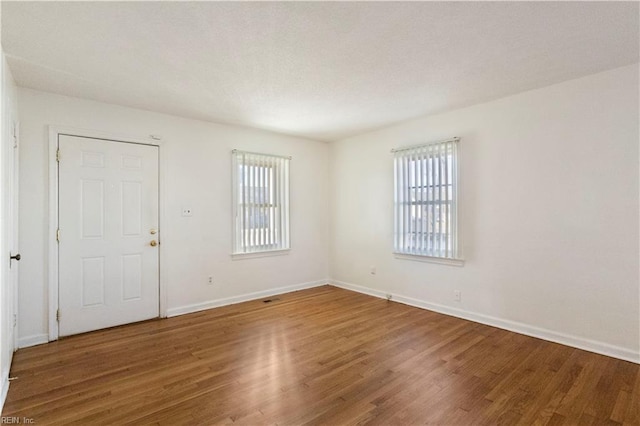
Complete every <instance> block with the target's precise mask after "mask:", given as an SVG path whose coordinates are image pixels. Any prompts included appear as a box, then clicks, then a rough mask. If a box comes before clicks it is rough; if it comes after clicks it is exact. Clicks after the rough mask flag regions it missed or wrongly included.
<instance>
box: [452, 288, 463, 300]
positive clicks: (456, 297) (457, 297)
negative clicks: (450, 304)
mask: <svg viewBox="0 0 640 426" xmlns="http://www.w3.org/2000/svg"><path fill="white" fill-rule="evenodd" d="M453 300H454V301H456V302H460V301H461V300H462V292H461V291H460V290H453Z"/></svg>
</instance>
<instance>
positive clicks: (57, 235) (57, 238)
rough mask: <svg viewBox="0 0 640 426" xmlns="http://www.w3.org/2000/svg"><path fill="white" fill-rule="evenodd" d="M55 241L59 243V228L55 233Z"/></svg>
mask: <svg viewBox="0 0 640 426" xmlns="http://www.w3.org/2000/svg"><path fill="white" fill-rule="evenodd" d="M56 241H57V242H60V228H58V230H57V231H56Z"/></svg>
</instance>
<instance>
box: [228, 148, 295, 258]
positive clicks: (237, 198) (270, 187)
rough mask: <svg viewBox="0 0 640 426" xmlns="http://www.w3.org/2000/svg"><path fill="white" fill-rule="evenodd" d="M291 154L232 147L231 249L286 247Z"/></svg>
mask: <svg viewBox="0 0 640 426" xmlns="http://www.w3.org/2000/svg"><path fill="white" fill-rule="evenodd" d="M290 160H291V159H290V157H280V156H275V155H267V154H255V153H251V152H243V151H237V150H234V151H233V206H234V212H233V218H234V239H233V253H234V254H241V253H253V252H265V251H274V250H287V249H289V248H290V247H289V161H290Z"/></svg>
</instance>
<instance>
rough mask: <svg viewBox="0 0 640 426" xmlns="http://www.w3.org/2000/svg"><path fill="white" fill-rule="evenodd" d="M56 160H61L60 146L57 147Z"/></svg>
mask: <svg viewBox="0 0 640 426" xmlns="http://www.w3.org/2000/svg"><path fill="white" fill-rule="evenodd" d="M56 161H57V162H58V163H59V162H60V148H58V149H56Z"/></svg>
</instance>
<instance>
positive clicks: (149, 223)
mask: <svg viewBox="0 0 640 426" xmlns="http://www.w3.org/2000/svg"><path fill="white" fill-rule="evenodd" d="M58 148H59V167H58V173H59V176H58V185H59V187H58V197H59V212H58V218H59V219H58V220H59V243H58V250H59V252H58V253H59V266H58V270H59V285H58V307H59V312H58V318H59V324H58V326H59V335H60V336H66V335H70V334H76V333H82V332H85V331H91V330H97V329H101V328H107V327H112V326H115V325H121V324H126V323H131V322H135V321H142V320H145V319H150V318H156V317H158V316H159V292H160V291H159V289H160V286H159V253H158V247H157V243H158V147H156V146H150V145H141V144H133V143H124V142H116V141H105V140H101V139H92V138H85V137H78V136H67V135H60V136H59V137H58Z"/></svg>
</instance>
